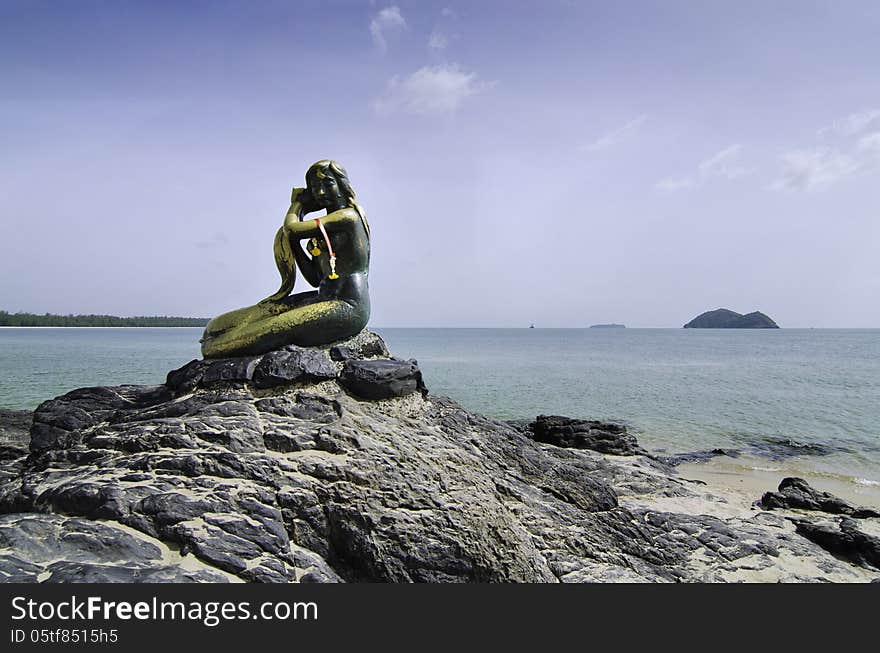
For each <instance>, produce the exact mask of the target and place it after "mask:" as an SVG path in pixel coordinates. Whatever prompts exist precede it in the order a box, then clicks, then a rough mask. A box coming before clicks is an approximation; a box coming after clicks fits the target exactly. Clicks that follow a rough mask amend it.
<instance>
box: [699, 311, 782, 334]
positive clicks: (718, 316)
mask: <svg viewBox="0 0 880 653" xmlns="http://www.w3.org/2000/svg"><path fill="white" fill-rule="evenodd" d="M684 328H685V329H778V328H779V325H777V324H776V322H774V321H773V320H771V319H770V318H769V317H767V316H766V315H764V314H763V313H761V312H760V311H754V312H753V313H748V314H746V315H741V314H740V313H737V312H735V311H731V310H729V309H727V308H718V309H715V310H714V311H706V312H705V313H700V314H699V315H698V316H697V317H695V318H694V319H693V320H691V321H690V322H688V323H687V324H685V325H684Z"/></svg>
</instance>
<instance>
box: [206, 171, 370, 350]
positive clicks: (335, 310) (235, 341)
mask: <svg viewBox="0 0 880 653" xmlns="http://www.w3.org/2000/svg"><path fill="white" fill-rule="evenodd" d="M320 209H326V211H327V215H326V216H325V217H319V218H314V219H311V220H306V219H304V217H305V216H306V215H307V214H308V213H312V212H314V211H318V210H320ZM302 241H308V246H307V249H308V251H305V250H303V246H302ZM274 249H275V264H276V265H277V267H278V272H279V273H280V274H281V287H280V288H279V289H278V292H276V293H274V294H273V295H270V296H269V297H267V298H266V299H264V300H262V301H261V302H259V303H258V304H256V305H255V306H248V307H246V308H240V309H237V310H235V311H231V312H229V313H224V314H223V315H219V316H218V317H215V318H214V319H213V320H211V321H210V322H208V326H207V327H205V333H204V335H203V336H202V339H201V343H202V355H203V356H204V357H205V358H224V357H228V356H245V355H253V354H262V353H264V352H267V351H271V350H273V349H279V348H281V347H284V346H285V345H291V344H292V345H301V346H313V345H324V344H328V343H331V342H335V341H337V340H342V339H345V338H349V337H351V336H354V335H356V334H357V333H359V332H360V331H361V329H363V328H364V327H365V326H366V325H367V321H368V320H369V318H370V296H369V290H368V288H367V275H368V272H369V266H370V226H369V224H368V223H367V218H366V216H365V215H364V212H363V209H361V207H360V206H359V205H358V204H357V202H355V199H354V190H353V189H352V187H351V184H350V183H349V181H348V175H347V174H346V172H345V170H344V169H343V168H342V166H340V165H339V164H338V163H336V162H335V161H329V160H323V161H318V162H317V163H315V164H314V165H313V166H312V167H310V168H309V169H308V172H306V188H294V189H293V193H292V194H291V198H290V209H289V210H288V211H287V215H286V216H285V218H284V224H283V225H282V226H281V228H280V229H279V230H278V233H277V235H276V236H275V248H274ZM297 268H299V271H300V272H301V273H302V276H303V277H304V278H305V280H306V281H308V282H309V284H311V285H312V286H314V287H316V288H317V290H312V291H308V292H301V293H296V294H295V295H290V292H291V290H293V286H294V282H295V281H296V270H297Z"/></svg>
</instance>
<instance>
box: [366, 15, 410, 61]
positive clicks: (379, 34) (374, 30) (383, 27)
mask: <svg viewBox="0 0 880 653" xmlns="http://www.w3.org/2000/svg"><path fill="white" fill-rule="evenodd" d="M405 27H406V21H405V20H404V18H403V16H402V15H401V13H400V7H397V6H391V7H385V8H384V9H382V10H381V11H380V12H379V13H378V14H376V15H375V16H373V20H371V21H370V34H372V35H373V43H375V44H376V47H377V48H379V50H381V51H382V52H385V51H386V50H387V49H388V40H387V38H386V36H387V35H388V34H391V33H394V32H397V31H399V30H402V29H403V28H405Z"/></svg>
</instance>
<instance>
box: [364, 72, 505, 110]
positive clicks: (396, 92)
mask: <svg viewBox="0 0 880 653" xmlns="http://www.w3.org/2000/svg"><path fill="white" fill-rule="evenodd" d="M487 86H488V84H487V83H486V82H482V81H479V80H478V79H477V74H476V73H467V72H464V71H462V70H461V69H460V68H459V67H458V66H455V65H441V66H425V67H424V68H420V69H419V70H417V71H415V72H414V73H412V74H411V75H409V76H407V77H405V78H403V79H400V78H399V77H397V76H395V77H393V78H392V79H391V80H390V81H389V82H388V88H387V90H386V92H385V95H384V96H383V97H381V98H378V99H376V100H375V101H374V102H373V108H374V109H375V110H376V111H377V112H378V113H383V114H389V113H394V112H396V111H403V112H406V113H413V114H417V115H430V114H434V115H437V114H449V113H454V112H455V111H456V110H457V109H458V108H459V107H460V106H461V105H462V103H463V102H464V101H465V100H466V99H467V98H469V97H471V96H473V95H476V94H478V93H480V92H482V91H483V90H485V89H486V87H487Z"/></svg>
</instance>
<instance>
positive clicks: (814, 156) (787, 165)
mask: <svg viewBox="0 0 880 653" xmlns="http://www.w3.org/2000/svg"><path fill="white" fill-rule="evenodd" d="M817 133H818V135H819V137H820V138H822V139H823V140H824V141H825V142H826V143H828V142H829V141H830V143H828V144H825V145H822V146H820V147H806V148H799V149H794V150H791V151H789V152H785V153H784V154H782V156H781V157H780V161H781V163H782V170H781V172H780V175H779V178H778V179H776V180H775V181H774V182H773V183H772V184H771V185H770V187H771V188H773V189H776V190H801V191H817V190H825V189H827V188H830V187H831V186H833V185H835V184H837V183H838V182H840V181H842V180H844V179H846V178H848V177H852V176H854V175H856V174H859V173H861V172H864V171H865V170H869V169H871V168H873V167H874V166H875V165H877V164H878V163H880V109H871V110H866V111H858V112H856V113H851V114H849V115H848V116H845V117H844V118H841V119H839V120H835V121H834V122H833V123H832V124H831V125H830V126H828V127H823V128H822V129H820V130H818V132H817Z"/></svg>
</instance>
